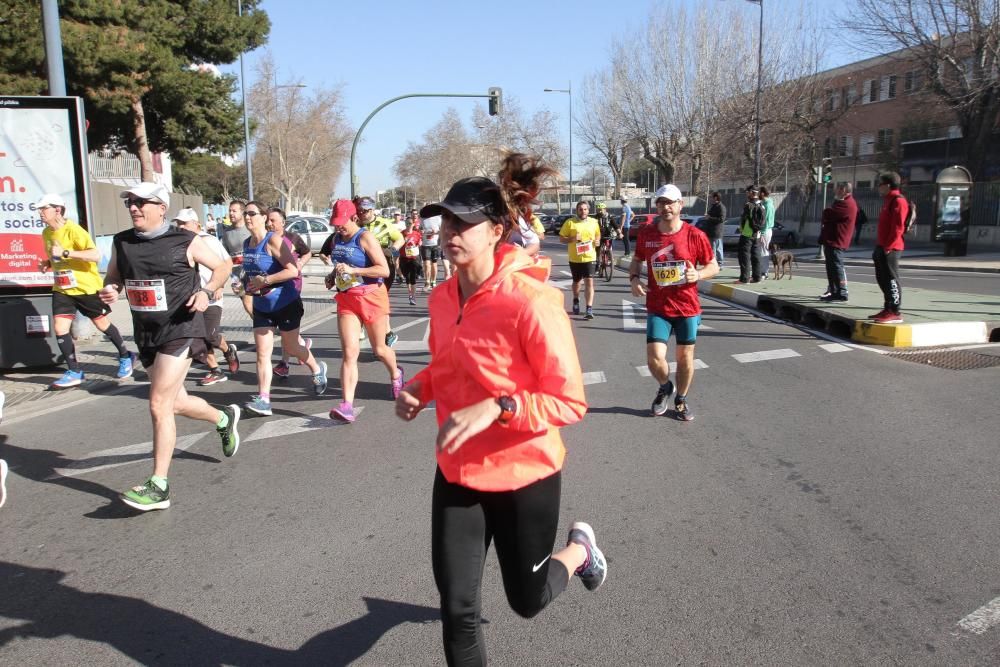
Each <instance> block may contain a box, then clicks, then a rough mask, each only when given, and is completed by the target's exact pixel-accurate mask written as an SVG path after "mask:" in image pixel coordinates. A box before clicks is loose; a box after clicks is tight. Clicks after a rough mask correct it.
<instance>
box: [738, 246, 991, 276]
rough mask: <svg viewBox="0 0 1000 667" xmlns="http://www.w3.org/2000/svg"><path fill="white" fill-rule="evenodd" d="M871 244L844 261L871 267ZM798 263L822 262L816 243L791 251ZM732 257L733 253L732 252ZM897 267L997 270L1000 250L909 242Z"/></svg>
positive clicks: (937, 269) (848, 253)
mask: <svg viewBox="0 0 1000 667" xmlns="http://www.w3.org/2000/svg"><path fill="white" fill-rule="evenodd" d="M873 249H874V248H873V247H872V246H870V245H863V246H861V247H858V248H851V249H850V250H848V251H847V252H846V253H844V263H845V264H847V265H849V266H871V265H872V250H873ZM791 252H793V253H795V258H796V259H797V260H798V261H800V262H810V263H813V262H815V263H818V264H822V263H823V260H821V259H816V253H817V252H819V248H818V247H817V246H807V247H805V248H796V249H794V250H791ZM730 254H731V255H732V257H733V259H734V260H735V257H736V255H735V254H734V251H731V252H730ZM899 266H900V267H901V268H906V269H928V270H932V271H976V272H981V273H1000V252H975V251H973V250H970V251H969V254H968V255H966V256H965V257H945V255H944V251H943V248H942V246H941V244H940V243H932V244H919V245H917V244H912V245H909V246H908V247H907V249H906V250H904V251H903V255H902V257H900V258H899Z"/></svg>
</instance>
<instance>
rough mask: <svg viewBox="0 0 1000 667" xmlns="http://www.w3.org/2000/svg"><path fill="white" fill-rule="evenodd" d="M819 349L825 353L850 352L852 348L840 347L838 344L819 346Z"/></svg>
mask: <svg viewBox="0 0 1000 667" xmlns="http://www.w3.org/2000/svg"><path fill="white" fill-rule="evenodd" d="M820 349H823V350H826V351H827V352H850V351H851V350H852V349H854V348H850V347H848V346H846V345H841V344H840V343H823V344H821V345H820Z"/></svg>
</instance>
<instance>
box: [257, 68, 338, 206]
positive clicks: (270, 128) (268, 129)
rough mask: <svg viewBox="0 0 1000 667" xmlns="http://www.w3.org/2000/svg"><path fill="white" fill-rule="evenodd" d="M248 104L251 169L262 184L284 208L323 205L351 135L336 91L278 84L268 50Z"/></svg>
mask: <svg viewBox="0 0 1000 667" xmlns="http://www.w3.org/2000/svg"><path fill="white" fill-rule="evenodd" d="M248 104H249V108H250V111H251V114H252V117H253V119H254V122H255V125H256V132H255V137H254V155H253V165H254V173H255V174H257V175H259V178H260V179H261V180H262V181H263V185H265V186H267V187H268V188H270V189H271V190H272V191H273V192H274V193H276V194H277V196H278V197H280V199H281V203H282V204H283V205H284V206H286V207H287V208H289V209H293V210H294V209H299V208H307V207H308V206H309V205H311V204H320V203H321V204H324V205H325V204H326V202H327V200H328V199H329V196H330V193H331V192H332V191H333V188H334V184H335V183H336V181H337V179H338V178H339V177H340V174H341V172H342V171H343V168H344V163H345V161H346V160H347V157H348V154H349V151H350V143H351V139H352V138H353V130H352V128H351V127H350V125H349V124H348V122H347V119H346V116H345V114H344V103H343V98H342V95H341V91H340V90H339V89H336V88H334V89H325V88H312V89H308V90H307V89H306V88H305V87H304V86H302V84H301V82H300V81H299V80H292V81H285V82H283V83H282V85H279V84H278V82H277V70H276V68H275V65H274V60H273V58H272V57H271V54H270V53H268V54H266V55H265V57H264V58H263V59H262V60H261V61H260V64H259V65H258V66H257V81H256V82H255V83H254V84H253V86H252V87H251V88H250V95H249V99H248ZM265 191H266V189H265Z"/></svg>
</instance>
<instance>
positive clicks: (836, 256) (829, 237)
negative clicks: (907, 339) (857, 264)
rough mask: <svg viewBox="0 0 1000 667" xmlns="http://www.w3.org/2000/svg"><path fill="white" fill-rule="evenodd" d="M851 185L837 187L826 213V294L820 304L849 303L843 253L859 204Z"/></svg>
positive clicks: (822, 238) (822, 236)
mask: <svg viewBox="0 0 1000 667" xmlns="http://www.w3.org/2000/svg"><path fill="white" fill-rule="evenodd" d="M852 190H853V188H852V186H851V184H850V183H841V184H840V185H838V186H837V189H836V194H835V195H834V196H835V199H834V200H833V205H832V206H830V207H829V208H826V209H824V210H823V222H822V227H820V232H819V242H820V245H822V246H823V257H824V259H825V260H826V281H827V287H826V293H825V294H823V295H822V296H820V298H819V300H820V301H847V272H846V271H845V270H844V252H845V251H846V250H847V249H848V248H850V247H851V237H852V236H853V235H854V223H855V221H856V219H857V217H858V204H857V202H855V201H854V197H853V196H852V195H851V191H852Z"/></svg>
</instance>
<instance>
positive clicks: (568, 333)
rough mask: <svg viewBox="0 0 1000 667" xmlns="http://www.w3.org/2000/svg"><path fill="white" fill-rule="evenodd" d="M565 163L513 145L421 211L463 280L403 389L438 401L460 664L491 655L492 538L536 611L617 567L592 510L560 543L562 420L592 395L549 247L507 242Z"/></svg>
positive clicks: (448, 621) (440, 517)
mask: <svg viewBox="0 0 1000 667" xmlns="http://www.w3.org/2000/svg"><path fill="white" fill-rule="evenodd" d="M554 173H555V172H554V171H553V170H552V169H551V168H549V167H547V166H545V165H543V164H541V163H540V162H539V161H538V160H537V159H535V158H531V157H529V156H527V155H523V154H517V153H516V154H512V155H509V156H507V157H506V159H505V160H504V163H503V167H502V169H501V171H500V173H499V177H498V179H497V180H498V183H495V182H493V181H491V180H490V179H488V178H482V177H475V178H465V179H462V180H460V181H458V182H457V183H455V184H454V185H453V186H452V187H451V190H449V191H448V194H447V196H446V197H445V199H444V201H442V202H440V203H438V204H429V205H427V206H425V207H424V208H423V209H421V211H420V215H421V217H424V218H428V217H431V216H435V215H440V216H441V246H442V249H443V251H444V253H445V256H447V257H448V258H449V259H450V260H451V262H452V263H453V264H454V266H455V268H456V275H457V279H456V280H449V281H447V282H445V283H443V284H442V285H441V286H440V287H439V288H438V289H436V290H434V292H433V293H432V294H431V296H430V298H429V300H428V307H429V311H430V327H431V329H430V338H429V344H430V354H431V361H430V364H429V365H428V366H427V367H426V368H425V369H424V370H423V371H421V372H420V373H418V374H417V375H416V376H415V377H414V378H413V380H412V381H411V382H410V383H409V384H408V385H407V386H406V387H405V388H404V389H403V391H402V392H401V393H400V395H399V398H398V399H397V401H396V414H397V415H398V416H399V417H400V418H401V419H404V420H406V421H409V420H412V419H413V418H414V417H416V416H417V414H418V413H419V412H420V411H421V410H422V409H423V408H424V407H425V406H426V405H427V404H428V403H430V402H431V401H435V404H436V410H435V412H436V415H437V420H438V435H437V442H436V450H437V472H436V475H435V479H434V489H433V495H432V509H431V545H432V560H433V569H434V580H435V582H436V584H437V588H438V591H439V593H440V596H441V619H442V624H443V633H444V649H445V657H446V659H447V662H448V664H449V665H483V664H485V663H486V648H485V645H484V642H483V636H482V624H481V610H480V599H481V595H480V589H481V586H482V580H481V579H482V573H483V563H484V562H485V559H486V553H487V550H488V548H489V545H490V542H495V543H496V548H497V558H498V559H499V561H500V570H501V572H502V574H503V582H504V590H505V591H506V594H507V600H508V602H509V603H510V605H511V608H512V609H513V610H514V611H515V612H517V613H518V614H520V615H521V616H524V617H526V618H528V617H532V616H534V615H535V614H537V613H538V612H540V611H541V610H542V609H543V608H544V607H545V606H546V605H548V604H549V603H550V602H551V601H552V600H553V599H555V597H556V596H558V595H559V594H560V593H561V592H562V591H563V589H564V588H565V587H566V585H567V583H568V582H569V579H570V576H571V575H572V574H576V575H578V576H579V577H580V578H581V579H582V580H583V584H584V586H586V588H588V589H589V590H595V589H597V587H599V586H600V585H601V584H602V583H603V582H604V578H605V576H606V574H607V565H606V562H605V559H604V555H603V554H602V553H601V551H600V549H598V548H597V545H596V542H595V538H594V531H593V529H592V528H591V527H590V526H589V525H588V524H586V523H583V522H577V523H574V524H573V525H572V527H571V530H570V532H569V539H568V542H567V544H566V546H565V547H563V548H562V549H560V550H559V551H557V552H556V553H552V548H553V545H554V543H555V538H556V530H557V528H558V523H559V499H560V483H561V469H562V464H563V459H564V458H565V454H566V450H565V448H564V446H563V442H562V438H561V437H560V435H559V428H560V427H562V426H566V425H569V424H573V423H575V422H578V421H580V420H581V419H582V418H583V416H584V414H585V413H586V411H587V402H586V398H585V397H584V392H583V379H582V373H581V371H580V361H579V358H578V357H577V352H576V346H575V344H574V341H573V331H572V328H571V326H570V322H569V318H568V317H567V316H566V313H565V310H564V308H563V297H562V293H561V292H559V290H557V289H555V288H553V287H550V286H548V285H546V280H547V279H548V273H549V268H550V262H549V260H548V259H546V258H541V259H538V260H536V259H535V258H532V257H530V256H529V255H528V254H527V253H526V252H525V251H524V250H523V249H522V248H520V247H517V246H515V245H512V244H509V243H506V242H505V241H506V240H507V239H508V237H509V235H510V234H511V231H512V230H513V228H514V226H515V225H516V224H517V221H518V218H519V217H521V211H523V210H524V208H525V207H526V206H528V205H530V202H532V201H534V199H535V197H536V195H537V194H538V192H539V190H540V189H541V185H542V182H543V180H545V179H547V178H550V177H552V176H553V175H554Z"/></svg>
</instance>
